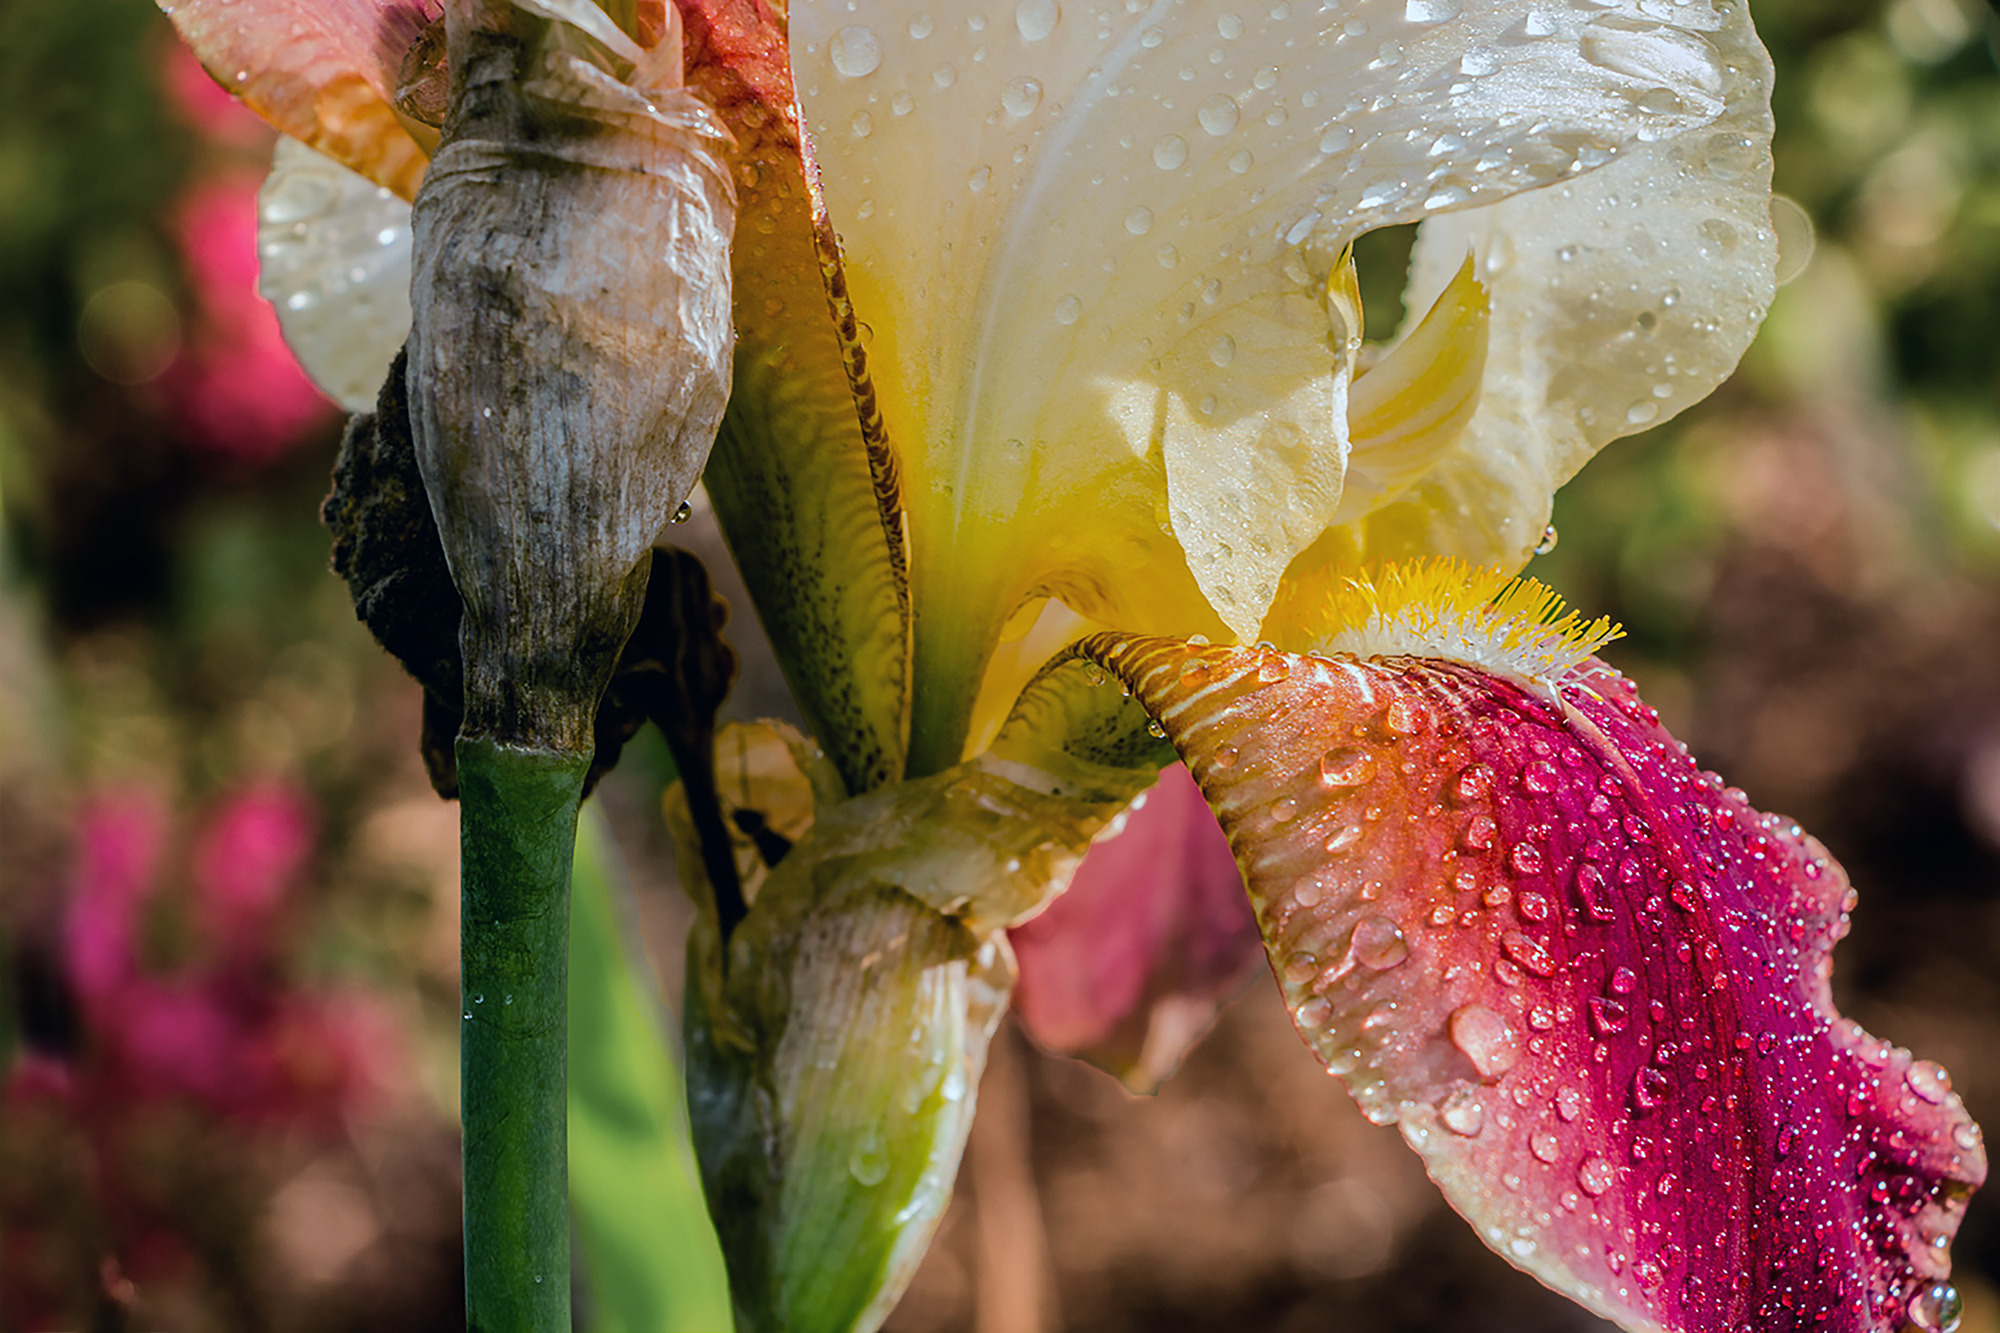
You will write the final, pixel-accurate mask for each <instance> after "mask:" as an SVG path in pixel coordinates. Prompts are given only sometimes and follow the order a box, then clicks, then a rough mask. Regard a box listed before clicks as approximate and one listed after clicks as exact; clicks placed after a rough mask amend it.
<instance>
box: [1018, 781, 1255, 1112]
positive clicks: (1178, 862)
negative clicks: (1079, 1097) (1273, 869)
mask: <svg viewBox="0 0 2000 1333" xmlns="http://www.w3.org/2000/svg"><path fill="white" fill-rule="evenodd" d="M1124 820H1125V823H1124V828H1123V831H1121V832H1119V833H1117V834H1116V835H1114V836H1109V837H1104V838H1100V839H1099V840H1098V841H1097V842H1095V843H1093V844H1092V845H1091V848H1090V851H1089V853H1088V854H1087V855H1085V857H1084V858H1083V864H1082V865H1081V866H1079V867H1078V868H1077V872H1076V876H1075V878H1074V879H1072V880H1071V881H1070V886H1069V888H1068V889H1067V890H1065V891H1064V893H1063V895H1062V896H1061V897H1060V898H1058V899H1056V901H1055V902H1054V903H1052V904H1051V905H1050V906H1049V908H1048V910H1047V911H1045V912H1043V913H1042V914H1041V915H1040V916H1038V917H1036V918H1035V919H1034V920H1032V921H1030V922H1028V923H1027V924H1026V925H1024V926H1020V927H1018V928H1016V929H1015V930H1013V931H1011V932H1009V935H1010V937H1011V939H1012V940H1013V944H1014V954H1015V957H1016V959H1017V960H1018V962H1019V964H1020V981H1019V982H1018V983H1017V984H1016V986H1015V988H1014V1012H1015V1014H1016V1015H1017V1016H1018V1017H1019V1018H1020V1020H1021V1022H1022V1024H1023V1025H1024V1026H1025V1027H1026V1028H1027V1030H1028V1033H1029V1035H1030V1036H1032V1037H1033V1038H1034V1039H1035V1040H1036V1042H1038V1043H1039V1044H1041V1045H1042V1046H1044V1047H1046V1048H1048V1049H1050V1050H1054V1051H1060V1052H1062V1053H1063V1054H1065V1055H1075V1056H1080V1057H1082V1058H1083V1059H1086V1060H1089V1061H1090V1062H1091V1063H1092V1064H1095V1065H1099V1066H1101V1067H1103V1068H1105V1069H1107V1070H1109V1071H1111V1072H1112V1073H1113V1074H1116V1075H1117V1076H1118V1077H1119V1078H1121V1079H1123V1080H1124V1081H1125V1082H1126V1083H1127V1084H1128V1085H1129V1086H1131V1087H1133V1088H1134V1089H1136V1090H1140V1091H1151V1090H1152V1089H1154V1088H1156V1087H1158V1086H1159V1085H1160V1083H1161V1082H1162V1081H1164V1080H1165V1079H1166V1077H1167V1076H1168V1075H1169V1074H1171V1073H1172V1072H1173V1071H1174V1069H1175V1067H1176V1066H1178V1065H1179V1064H1180V1061H1181V1057H1182V1056H1183V1055H1185V1054H1186V1053H1187V1050H1188V1048H1189V1047H1190V1046H1192V1045H1193V1044H1194V1042H1195V1041H1196V1040H1197V1039H1198V1038H1199V1037H1200V1036H1201V1035H1202V1033H1204V1032H1206V1031H1207V1030H1208V1027H1209V1024H1210V1023H1212V1022H1213V1021H1214V1018H1215V1014H1216V1011H1217V1010H1218V1009H1219V1008H1221V1006H1222V1004H1223V1003H1224V1002H1225V1001H1227V1000H1228V998H1229V997H1230V996H1231V995H1233V994H1234V993H1235V992H1236V990H1237V988H1238V987H1239V986H1241V985H1242V983H1243V979H1244V977H1245V976H1246V975H1248V973H1249V971H1250V969H1251V968H1252V967H1253V966H1254V965H1255V964H1256V961H1257V959H1258V957H1259V955H1260V954H1261V952H1262V948H1261V942H1260V940H1259V939H1258V935H1257V922H1256V919H1255V918H1254V917H1252V915H1251V913H1250V903H1249V899H1247V898H1246V897H1245V896H1244V893H1243V876H1242V874H1241V872H1239V871H1238V870H1237V868H1236V860H1235V857H1234V856H1233V855H1232V854H1231V853H1230V850H1229V841H1228V839H1227V838H1225V837H1224V836H1223V834H1222V829H1221V828H1220V827H1219V826H1218V825H1217V824H1216V822H1215V816H1214V815H1213V814H1211V813H1210V812H1209V809H1208V805H1207V804H1206V803H1205V802H1204V801H1203V800H1202V796H1201V791H1200V789H1199V788H1197V787H1196V786H1195V785H1194V780H1193V779H1192V778H1190V777H1189V776H1188V773H1187V770H1186V769H1185V768H1182V767H1181V766H1180V765H1179V764H1174V765H1172V766H1170V767H1168V768H1165V769H1163V770H1161V772H1160V780H1159V782H1158V783H1157V784H1155V785H1154V786H1153V787H1152V788H1151V789H1150V790H1148V791H1147V792H1146V794H1145V797H1144V804H1141V805H1138V806H1137V807H1136V808H1134V809H1132V810H1131V811H1129V812H1128V813H1127V814H1126V815H1125V816H1124Z"/></svg>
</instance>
